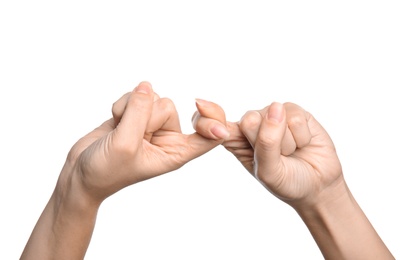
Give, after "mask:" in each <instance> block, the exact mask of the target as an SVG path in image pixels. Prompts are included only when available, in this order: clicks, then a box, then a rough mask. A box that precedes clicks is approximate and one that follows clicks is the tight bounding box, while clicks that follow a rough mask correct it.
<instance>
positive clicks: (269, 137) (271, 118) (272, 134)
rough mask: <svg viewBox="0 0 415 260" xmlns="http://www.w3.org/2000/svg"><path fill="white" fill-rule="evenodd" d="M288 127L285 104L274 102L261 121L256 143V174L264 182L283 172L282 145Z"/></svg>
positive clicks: (277, 176)
mask: <svg viewBox="0 0 415 260" xmlns="http://www.w3.org/2000/svg"><path fill="white" fill-rule="evenodd" d="M286 128H287V125H286V115H285V109H284V106H283V105H282V104H280V103H276V102H274V103H272V104H271V105H270V106H269V108H268V111H267V113H266V115H265V117H264V120H263V121H262V123H261V126H260V129H259V132H258V137H257V141H256V144H255V155H254V156H255V162H256V172H255V174H256V176H257V178H258V179H260V180H262V181H264V182H268V181H274V180H275V179H273V180H270V178H277V179H279V177H280V175H278V174H277V175H276V173H281V171H280V169H281V165H282V164H281V146H282V140H283V137H284V134H285V131H286ZM271 173H272V174H271Z"/></svg>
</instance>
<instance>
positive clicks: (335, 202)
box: [193, 101, 394, 260]
mask: <svg viewBox="0 0 415 260" xmlns="http://www.w3.org/2000/svg"><path fill="white" fill-rule="evenodd" d="M199 103H200V105H199V106H198V112H196V113H195V115H194V117H193V124H194V127H195V129H196V131H197V132H199V133H200V134H202V135H204V136H207V137H211V136H212V133H211V132H212V131H211V128H210V125H213V122H212V121H214V120H212V119H215V120H216V122H221V123H222V124H225V125H227V128H228V130H229V132H230V137H229V138H228V139H227V140H226V141H225V142H224V143H223V145H224V147H225V148H226V149H227V150H229V151H230V152H232V153H233V154H234V155H235V157H236V158H237V159H238V160H239V161H240V162H241V163H242V164H243V165H244V166H245V168H246V169H247V170H248V171H249V172H250V173H251V174H252V175H253V176H254V177H255V178H256V179H257V180H258V181H259V182H260V183H261V184H262V185H264V187H265V188H266V189H267V190H269V191H270V192H271V193H272V194H273V195H274V196H276V197H277V198H279V199H281V200H282V201H284V202H285V203H287V204H288V205H290V206H291V207H293V208H294V209H295V210H296V211H297V212H298V214H299V215H300V217H301V218H302V220H303V221H304V223H305V224H306V226H307V227H308V229H309V231H310V233H311V234H312V236H313V238H314V240H315V241H316V243H317V245H318V246H319V248H320V250H321V252H322V254H323V256H324V257H325V259H335V260H338V259H353V260H358V259H377V260H378V259H394V257H393V256H392V254H391V253H390V251H389V250H388V248H387V247H386V245H385V244H384V243H383V241H382V240H381V238H380V237H379V235H378V234H377V232H376V231H375V229H374V227H373V226H372V225H371V223H370V222H369V220H368V219H367V217H366V215H365V214H364V212H363V211H362V209H361V208H360V206H359V205H358V203H357V202H356V200H355V199H354V197H353V195H352V194H351V192H350V190H349V188H348V187H347V184H346V182H345V180H344V177H343V172H342V167H341V164H340V161H339V159H338V157H337V154H336V150H335V147H334V144H333V142H332V140H331V138H330V137H329V135H328V134H327V132H326V131H325V130H324V128H323V127H322V126H321V125H320V124H319V123H318V122H317V120H316V119H315V118H314V117H313V116H312V115H311V114H310V113H308V112H307V111H305V110H304V109H303V108H301V107H299V106H298V105H296V104H293V103H286V104H284V105H283V104H279V103H272V104H271V105H269V106H267V107H265V108H263V109H262V110H253V111H248V112H247V113H246V114H245V115H244V116H243V117H242V118H241V120H240V121H239V122H237V123H233V122H226V121H225V120H224V119H223V116H221V117H219V116H218V117H215V116H214V115H215V113H217V114H218V115H222V114H223V113H224V112H223V111H222V109H221V108H220V107H219V106H218V105H216V104H214V103H211V102H207V101H199Z"/></svg>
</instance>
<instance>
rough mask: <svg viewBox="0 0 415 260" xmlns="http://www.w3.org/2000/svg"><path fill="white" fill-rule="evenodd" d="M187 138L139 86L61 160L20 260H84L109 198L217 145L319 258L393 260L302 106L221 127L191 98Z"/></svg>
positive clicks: (169, 112)
mask: <svg viewBox="0 0 415 260" xmlns="http://www.w3.org/2000/svg"><path fill="white" fill-rule="evenodd" d="M196 107H197V109H198V111H197V112H196V113H195V115H194V116H193V119H192V120H193V125H194V128H195V130H196V132H195V133H193V134H190V135H185V134H183V133H182V132H181V129H180V124H179V119H178V115H177V111H176V109H175V107H174V104H173V103H172V102H171V101H170V100H169V99H165V98H160V97H159V96H158V95H157V94H156V93H154V92H153V90H152V87H151V85H150V83H148V82H142V83H140V84H139V85H138V86H137V87H136V88H135V89H134V90H133V91H132V92H130V93H126V94H125V95H124V96H122V97H121V98H120V99H119V100H118V101H117V102H115V103H114V105H113V109H112V112H113V117H112V118H111V119H109V120H107V121H106V122H104V123H103V124H102V125H101V126H99V127H97V128H96V129H94V130H93V131H92V132H90V133H89V134H87V135H86V136H84V137H83V138H81V139H80V140H79V141H78V142H77V143H76V144H75V145H74V146H73V147H72V149H71V151H70V152H69V154H68V157H67V160H66V163H65V165H64V166H63V169H62V172H61V174H60V176H59V179H58V181H57V184H56V187H55V190H54V192H53V194H52V196H51V198H50V200H49V202H48V203H47V205H46V207H45V209H44V211H43V213H42V215H41V216H40V218H39V220H38V222H37V224H36V226H35V228H34V229H33V232H32V234H31V236H30V238H29V240H28V242H27V244H26V247H25V248H24V250H23V253H22V255H21V258H20V259H83V258H84V256H85V253H86V250H87V248H88V245H89V242H90V239H91V237H92V232H93V229H94V226H95V220H96V217H97V214H98V210H99V207H100V205H101V204H102V203H103V202H104V201H105V199H106V198H108V197H109V196H111V195H112V194H114V193H116V192H117V191H119V190H121V189H123V188H125V187H127V186H130V185H133V184H135V183H137V182H140V181H144V180H147V179H149V178H153V177H156V176H159V175H161V174H164V173H167V172H170V171H173V170H176V169H178V168H180V167H181V166H183V165H184V164H185V163H187V162H188V161H190V160H193V159H195V158H196V157H198V156H200V155H202V154H204V153H206V152H207V151H209V150H211V149H213V148H214V147H216V146H217V145H219V144H222V145H223V146H224V147H225V148H226V149H227V150H229V151H230V152H231V153H233V154H234V155H235V157H236V158H237V159H238V160H239V161H240V162H241V163H242V164H243V165H244V166H245V168H246V169H247V170H248V171H249V172H250V173H251V174H252V175H253V176H254V177H255V178H256V179H257V180H258V181H260V182H261V183H262V184H263V185H264V187H265V188H267V189H268V190H269V191H270V192H271V193H272V194H273V195H275V196H276V197H278V198H279V199H281V200H283V201H284V202H286V203H287V204H288V205H290V206H292V207H293V208H294V209H295V210H296V211H297V212H298V213H299V215H300V216H301V218H302V219H303V220H304V222H305V224H306V225H307V227H308V228H309V230H310V232H311V234H312V235H313V237H314V239H315V240H316V242H317V245H318V246H319V248H320V249H321V252H322V254H323V255H324V257H325V259H394V258H393V256H392V254H391V253H390V252H389V250H388V249H387V248H386V246H385V245H384V243H383V242H382V240H381V239H380V237H379V236H378V234H377V233H376V231H375V230H374V228H373V227H372V226H371V224H370V222H369V221H368V219H367V218H366V216H365V215H364V213H363V211H362V210H361V209H360V207H359V206H358V204H357V203H356V201H355V200H354V198H353V196H352V194H351V193H350V191H349V189H348V188H347V185H346V183H345V181H344V178H343V174H342V169H341V165H340V162H339V160H338V158H337V155H336V152H335V149H334V145H333V143H332V141H331V139H330V137H329V136H328V134H327V133H326V132H325V130H324V129H323V127H322V126H321V125H320V124H319V123H318V122H317V121H316V120H315V119H314V118H313V117H312V115H311V114H310V113H308V112H306V111H305V110H304V109H302V108H301V107H299V106H297V105H295V104H291V103H287V104H284V105H282V104H279V103H273V104H271V105H270V106H267V107H265V108H264V109H262V110H257V111H248V112H247V113H246V114H245V115H244V116H243V117H242V119H241V120H240V121H239V122H235V123H233V122H227V121H226V116H225V113H224V111H223V110H222V108H221V107H220V106H218V105H217V104H214V103H212V102H208V101H204V100H201V99H197V100H196Z"/></svg>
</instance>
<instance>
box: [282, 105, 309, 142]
mask: <svg viewBox="0 0 415 260" xmlns="http://www.w3.org/2000/svg"><path fill="white" fill-rule="evenodd" d="M284 107H285V111H286V113H287V124H288V128H289V129H290V132H291V133H292V135H293V138H294V140H295V143H296V147H298V148H302V147H305V146H307V145H308V144H309V143H310V142H311V132H310V128H309V126H308V115H309V114H308V113H307V112H306V111H305V110H304V109H303V108H302V107H300V106H298V105H296V104H294V103H285V104H284Z"/></svg>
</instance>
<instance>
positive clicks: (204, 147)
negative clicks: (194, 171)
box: [180, 132, 222, 164]
mask: <svg viewBox="0 0 415 260" xmlns="http://www.w3.org/2000/svg"><path fill="white" fill-rule="evenodd" d="M221 142H222V140H213V139H209V138H205V137H203V136H201V135H200V134H198V133H197V132H195V133H193V134H190V135H187V147H186V149H182V150H181V155H180V157H181V158H182V160H183V162H182V164H184V163H186V162H189V161H191V160H193V159H195V158H197V157H199V156H201V155H202V154H205V153H207V152H208V151H210V150H212V149H213V148H215V147H216V146H218V145H220V144H221Z"/></svg>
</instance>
